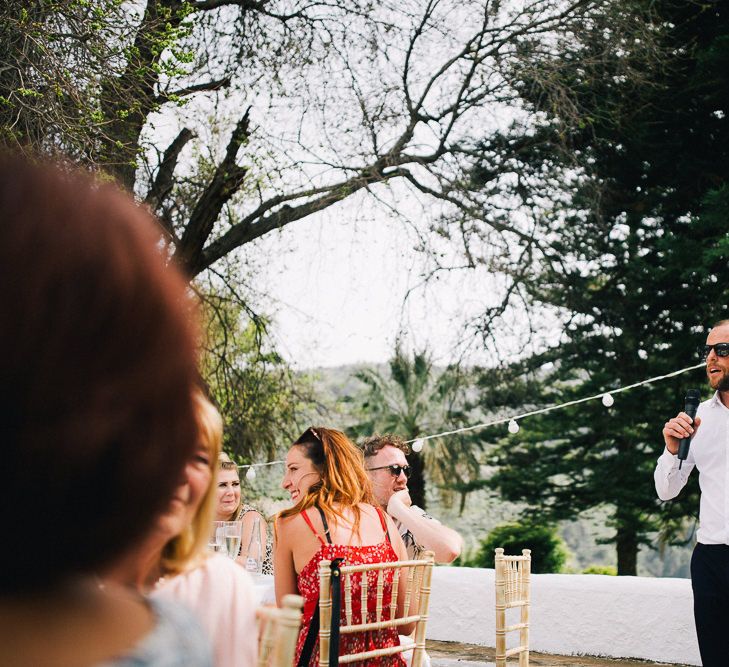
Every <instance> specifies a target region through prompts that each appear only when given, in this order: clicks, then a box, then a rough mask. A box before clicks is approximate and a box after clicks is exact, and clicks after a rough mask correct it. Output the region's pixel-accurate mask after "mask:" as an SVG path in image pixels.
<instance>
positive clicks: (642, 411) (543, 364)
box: [486, 1, 729, 574]
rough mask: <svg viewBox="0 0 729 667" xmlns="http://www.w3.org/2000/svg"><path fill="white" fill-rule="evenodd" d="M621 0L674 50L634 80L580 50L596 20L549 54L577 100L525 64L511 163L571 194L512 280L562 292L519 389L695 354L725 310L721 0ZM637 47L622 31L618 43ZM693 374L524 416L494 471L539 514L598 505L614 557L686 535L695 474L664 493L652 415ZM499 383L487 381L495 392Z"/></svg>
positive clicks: (727, 253)
mask: <svg viewBox="0 0 729 667" xmlns="http://www.w3.org/2000/svg"><path fill="white" fill-rule="evenodd" d="M633 4H634V5H635V6H639V7H644V8H647V10H648V11H646V14H645V17H646V21H648V25H650V26H651V28H652V29H653V30H654V31H655V33H656V34H657V35H658V37H659V45H660V48H661V49H662V51H663V52H664V53H667V54H671V59H670V60H669V61H667V62H666V64H665V66H664V67H663V68H661V69H660V70H658V71H655V72H653V73H652V74H651V78H650V80H648V81H647V82H646V85H645V86H642V87H640V88H638V89H636V88H635V87H634V86H633V85H632V84H631V83H630V82H628V81H626V80H625V78H623V77H620V76H617V73H616V72H615V71H611V70H605V69H604V68H603V67H595V66H593V65H592V64H591V63H593V62H594V59H593V58H592V57H591V56H592V54H594V53H595V52H600V50H601V49H603V48H604V47H605V43H604V40H602V38H601V37H600V34H599V31H598V32H596V33H595V34H594V35H593V39H591V40H590V41H582V40H578V41H577V42H576V43H575V45H574V48H571V49H567V50H566V51H565V52H564V54H562V55H561V56H560V57H559V58H555V59H553V60H551V61H550V63H549V66H551V67H552V69H553V71H554V72H555V76H556V77H558V78H560V79H561V80H562V81H563V83H564V89H565V90H569V91H570V95H571V99H572V101H573V108H574V109H575V115H574V116H565V115H560V114H554V113H553V112H552V109H551V107H549V105H548V104H547V102H548V98H547V97H546V96H545V95H544V90H543V89H542V88H540V86H539V85H538V82H536V81H534V80H530V79H529V78H528V77H526V78H525V80H524V86H523V90H524V100H525V104H528V105H530V106H531V107H532V108H533V109H535V110H540V111H541V112H542V113H543V114H544V117H545V122H544V124H543V126H542V127H541V128H539V130H538V131H537V133H536V134H535V136H534V137H532V138H531V139H530V143H529V145H528V146H526V145H525V146H523V151H522V152H521V154H520V156H519V160H520V161H521V164H522V166H523V168H524V172H525V173H528V174H532V175H534V174H537V173H538V172H539V171H540V170H542V169H550V168H552V169H554V168H556V169H562V170H564V171H563V173H564V174H565V181H566V182H567V184H568V185H569V190H563V191H562V192H563V195H557V194H556V193H555V197H557V198H559V197H560V196H564V195H567V200H566V202H565V206H564V208H560V209H557V208H555V209H552V210H547V211H546V213H545V214H544V217H545V219H546V220H547V221H548V223H549V225H550V226H551V229H552V233H551V236H550V237H549V238H548V239H547V240H548V242H549V243H548V245H549V251H548V252H545V254H544V256H543V258H542V260H540V261H539V263H538V267H537V268H536V269H535V270H534V272H533V273H532V274H531V276H530V279H529V280H527V281H526V282H525V283H524V290H525V293H526V294H527V298H528V299H529V301H530V302H531V303H532V304H540V305H544V306H546V307H549V308H556V309H558V312H559V313H560V315H561V317H562V319H563V322H564V328H563V335H562V340H561V342H560V344H559V345H557V346H555V347H553V348H552V349H551V350H549V351H548V352H546V353H545V354H543V355H540V356H538V357H534V358H531V359H528V360H526V361H525V362H523V363H521V364H518V365H516V364H515V365H514V366H512V367H511V368H510V369H509V371H510V373H511V378H510V380H509V381H508V382H509V384H511V385H512V387H513V386H521V387H523V390H525V391H526V393H527V395H528V396H530V397H531V398H530V399H527V401H526V403H527V404H532V405H535V406H536V405H546V404H551V403H559V402H563V401H567V400H570V399H574V398H579V397H583V396H588V395H592V394H596V393H600V392H602V391H606V390H610V389H613V388H617V387H620V386H625V385H628V384H631V383H634V382H637V381H640V380H643V379H646V378H649V377H652V376H656V375H660V374H663V373H666V372H669V371H672V370H676V369H678V368H681V367H685V366H688V365H691V364H693V363H696V362H698V361H699V359H698V358H697V356H696V354H695V350H696V347H697V346H698V345H699V344H700V343H702V342H703V340H704V337H705V335H706V331H707V327H708V326H710V325H711V323H712V322H714V321H716V320H718V319H720V318H724V317H727V302H728V298H727V297H728V296H729V294H728V290H727V282H726V276H727V275H728V273H727V269H728V268H729V247H728V246H727V239H728V238H729V236H728V233H729V224H728V223H727V218H726V210H727V209H726V204H727V184H728V183H729V181H728V178H729V177H728V174H729V122H728V121H727V118H726V114H727V113H729V77H727V72H729V12H727V6H726V4H724V3H694V2H674V1H662V2H651V3H645V4H644V3H633ZM597 27H598V28H601V26H597ZM602 27H604V26H602ZM633 55H634V54H633V52H632V50H631V47H630V45H629V44H626V48H625V51H624V57H625V58H628V59H631V58H632V57H633ZM535 57H536V56H535ZM547 66H548V65H545V64H542V66H541V67H543V68H544V67H547ZM523 73H524V74H525V75H527V74H528V71H527V70H523ZM576 120H578V121H579V122H575V121H576ZM549 145H552V146H556V145H559V146H561V150H562V152H560V151H548V150H546V149H545V146H549ZM507 375H508V373H507ZM501 386H502V387H503V386H505V385H501ZM693 386H697V387H703V388H704V390H703V394H704V397H705V398H706V397H708V395H709V392H708V390H707V389H706V380H705V377H704V375H703V372H702V371H695V372H693V373H691V374H688V375H684V376H681V377H680V378H675V379H673V380H670V381H664V382H660V383H656V384H654V385H651V386H646V387H641V388H638V389H634V390H632V391H630V392H629V393H626V394H621V395H617V396H616V397H615V405H614V407H613V408H610V409H607V408H605V407H604V406H603V405H602V404H601V403H600V401H593V402H590V403H586V404H583V405H580V406H577V407H575V408H571V409H566V410H560V411H556V412H553V413H549V414H546V415H542V416H540V417H534V418H530V419H529V420H527V421H525V423H524V425H523V426H524V428H523V429H522V431H521V432H520V433H519V434H518V435H516V436H511V437H509V438H507V439H506V440H503V441H502V444H501V445H500V446H499V447H498V448H497V450H496V451H495V453H494V455H493V457H492V458H491V459H490V462H491V463H493V464H494V465H496V466H498V469H497V471H496V473H495V474H494V476H493V477H492V478H491V480H490V482H489V483H490V485H491V486H492V487H494V488H496V489H498V490H499V491H500V492H501V493H502V494H503V496H504V497H505V498H507V499H509V500H514V501H521V502H526V503H528V504H529V506H530V509H529V510H528V511H527V513H528V514H531V515H538V516H541V517H544V518H545V519H547V520H550V521H555V520H560V519H567V518H573V517H575V516H577V515H579V513H580V512H582V511H583V510H586V509H588V508H592V507H604V508H608V509H609V510H610V513H611V518H610V525H611V526H612V527H613V528H614V530H615V532H614V535H613V536H612V537H611V538H610V540H609V541H610V542H612V543H614V544H615V546H616V551H617V560H618V573H619V574H636V564H637V553H638V550H639V548H640V546H641V545H651V546H654V540H655V532H656V531H659V532H660V539H662V540H666V541H670V540H673V539H689V538H690V535H689V536H687V535H686V529H687V523H686V518H687V517H688V518H692V517H695V515H696V513H697V511H698V503H697V499H696V486H695V482H696V480H695V479H694V480H693V482H692V485H691V486H690V488H689V489H688V490H685V491H684V492H683V494H682V497H681V498H680V499H679V500H677V501H674V502H671V503H667V504H661V503H660V502H659V501H658V500H657V499H656V497H655V492H654V489H653V479H652V471H653V468H654V465H655V460H656V458H657V456H658V455H659V454H660V451H661V448H662V437H661V429H662V427H663V423H664V422H665V421H666V420H667V419H668V418H670V417H671V416H673V415H675V414H676V413H677V412H678V411H679V410H680V409H682V407H683V396H684V394H685V390H686V389H687V388H688V387H693ZM496 388H497V387H494V386H493V385H492V386H491V387H489V388H488V391H487V392H486V393H487V394H489V396H490V397H491V398H490V400H494V397H495V396H497V393H495V392H494V391H493V390H494V389H496Z"/></svg>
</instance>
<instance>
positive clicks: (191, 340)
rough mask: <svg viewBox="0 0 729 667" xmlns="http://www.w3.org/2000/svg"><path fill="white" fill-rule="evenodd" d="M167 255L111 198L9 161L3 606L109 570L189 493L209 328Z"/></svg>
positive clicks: (4, 267)
mask: <svg viewBox="0 0 729 667" xmlns="http://www.w3.org/2000/svg"><path fill="white" fill-rule="evenodd" d="M161 253H162V250H161V244H160V234H159V229H158V228H157V226H156V224H155V223H154V221H153V219H152V218H151V217H150V216H149V215H148V214H147V213H146V212H145V211H144V210H143V209H142V208H140V207H139V206H137V205H135V203H134V202H133V201H132V200H131V198H129V197H128V196H126V195H123V194H122V193H120V192H118V191H117V190H116V189H115V188H113V187H112V186H110V185H108V184H100V183H97V182H93V181H92V180H91V179H90V178H89V177H88V176H85V175H81V174H78V173H74V172H73V171H71V170H68V169H61V168H59V167H48V166H41V165H36V164H31V163H29V162H27V161H24V160H21V159H20V158H13V157H9V156H7V155H6V156H0V322H2V326H0V350H1V351H2V352H1V354H0V442H1V443H2V457H3V469H4V470H5V471H6V474H5V475H4V476H3V479H2V482H1V483H0V508H1V509H0V526H2V531H3V540H4V543H5V548H3V549H2V556H1V557H0V593H4V592H12V591H23V590H26V589H29V588H31V587H33V586H36V587H41V586H46V585H50V584H52V583H54V582H56V581H60V580H62V579H64V578H66V577H67V576H69V575H71V574H73V573H76V572H89V571H93V570H98V569H100V568H102V567H103V566H104V565H106V564H107V563H110V562H111V561H112V560H113V559H114V558H115V557H118V556H120V555H122V554H123V552H124V550H126V549H128V548H130V547H131V546H132V545H133V543H134V542H135V540H136V539H138V538H139V537H141V536H142V535H143V533H144V532H145V531H146V530H147V529H148V528H149V527H150V524H151V523H152V521H154V520H155V518H156V515H157V514H158V512H159V511H160V510H161V509H162V508H163V507H164V506H165V504H166V503H167V502H168V501H169V497H170V495H171V493H172V491H173V489H174V487H175V486H176V485H177V484H178V482H179V479H180V474H181V471H182V467H183V465H184V463H185V461H186V460H187V459H188V457H189V456H190V455H191V453H192V451H193V448H194V446H195V444H196V441H197V438H198V435H197V429H196V422H195V415H194V411H193V408H192V405H193V404H192V392H191V390H192V386H193V384H194V383H195V381H196V378H197V372H196V365H195V351H194V350H195V343H196V329H195V327H194V325H193V323H192V321H191V316H192V315H193V309H192V307H191V304H190V301H189V297H188V293H187V286H186V283H185V280H184V279H183V277H182V275H181V274H180V273H179V272H178V271H177V270H175V269H173V268H171V267H169V266H167V265H166V263H165V261H164V258H163V257H162V254H161ZM33 522H37V524H38V525H35V526H33V525H32V524H33ZM31 530H33V531H35V532H37V535H33V534H32V533H31ZM31 539H32V540H33V541H31Z"/></svg>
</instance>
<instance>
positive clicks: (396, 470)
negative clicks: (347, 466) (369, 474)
mask: <svg viewBox="0 0 729 667" xmlns="http://www.w3.org/2000/svg"><path fill="white" fill-rule="evenodd" d="M367 470H389V471H390V474H391V475H392V476H393V477H400V473H401V472H404V473H405V478H406V479H410V475H412V474H413V469H412V468H411V467H410V466H409V465H404V466H397V465H393V466H380V467H379V468H367Z"/></svg>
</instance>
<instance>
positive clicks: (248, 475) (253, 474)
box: [246, 466, 256, 479]
mask: <svg viewBox="0 0 729 667" xmlns="http://www.w3.org/2000/svg"><path fill="white" fill-rule="evenodd" d="M246 479H256V469H255V468H254V467H253V466H251V467H250V468H248V470H246Z"/></svg>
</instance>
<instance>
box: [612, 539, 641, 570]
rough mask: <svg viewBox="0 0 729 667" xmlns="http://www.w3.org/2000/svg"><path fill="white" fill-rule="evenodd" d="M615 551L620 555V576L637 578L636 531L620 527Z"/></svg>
mask: <svg viewBox="0 0 729 667" xmlns="http://www.w3.org/2000/svg"><path fill="white" fill-rule="evenodd" d="M615 549H616V551H617V553H618V575H620V576H623V575H628V576H635V575H636V574H637V573H638V539H637V536H636V534H635V531H633V530H630V529H626V528H621V527H618V532H617V535H616V537H615Z"/></svg>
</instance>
